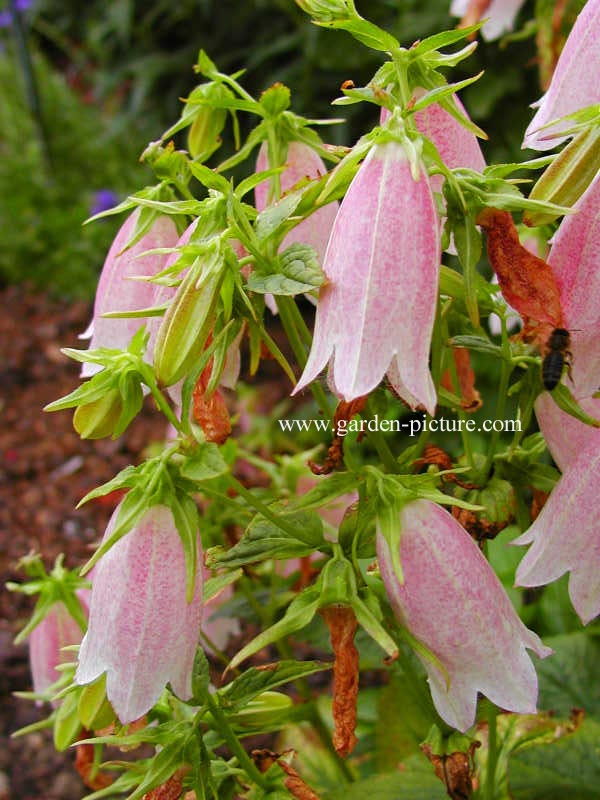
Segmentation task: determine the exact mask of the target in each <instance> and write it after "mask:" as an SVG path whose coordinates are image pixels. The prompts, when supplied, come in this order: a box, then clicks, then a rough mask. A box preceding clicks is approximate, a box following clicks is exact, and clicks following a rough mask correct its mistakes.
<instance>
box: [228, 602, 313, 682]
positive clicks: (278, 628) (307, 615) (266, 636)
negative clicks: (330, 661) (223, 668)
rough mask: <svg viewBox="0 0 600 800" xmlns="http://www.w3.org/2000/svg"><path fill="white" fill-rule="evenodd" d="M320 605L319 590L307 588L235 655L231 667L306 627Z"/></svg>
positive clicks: (233, 667)
mask: <svg viewBox="0 0 600 800" xmlns="http://www.w3.org/2000/svg"><path fill="white" fill-rule="evenodd" d="M319 605H320V592H319V590H318V589H315V588H309V589H305V590H304V591H303V592H302V593H301V594H299V595H297V596H296V597H295V598H294V599H293V600H292V602H291V603H290V604H289V606H288V607H287V609H286V612H285V614H284V616H283V618H282V619H280V620H279V622H276V623H275V624H274V625H271V627H270V628H267V629H266V630H265V631H262V633H259V634H258V636H256V637H255V638H254V639H252V641H251V642H248V644H247V645H246V646H245V647H243V648H242V649H241V650H240V651H239V653H237V654H236V655H235V656H234V657H233V659H232V660H231V663H230V664H229V669H235V668H236V667H237V666H239V664H241V663H242V661H245V660H246V659H247V658H249V657H250V656H252V655H254V653H258V651H259V650H262V649H263V647H267V646H268V645H270V644H273V642H276V641H278V640H279V639H282V638H283V637H284V636H289V635H290V634H292V633H295V632H296V631H299V630H301V629H302V628H304V627H306V626H307V625H308V623H309V622H310V621H311V620H312V618H313V617H314V615H315V614H316V612H317V609H318V608H319Z"/></svg>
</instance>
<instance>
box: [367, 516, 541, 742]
mask: <svg viewBox="0 0 600 800" xmlns="http://www.w3.org/2000/svg"><path fill="white" fill-rule="evenodd" d="M398 524H399V525H400V529H401V538H400V557H401V561H402V570H403V573H404V583H403V584H401V583H400V581H399V580H398V577H397V575H396V572H395V570H394V568H393V566H392V559H391V555H390V550H389V545H388V543H387V541H386V539H385V538H384V537H383V534H382V533H381V532H378V534H377V554H378V560H379V569H380V572H381V576H382V578H383V582H384V585H385V588H386V592H387V595H388V598H389V600H390V603H391V605H392V608H393V610H394V612H395V614H396V616H397V617H398V619H399V620H400V622H401V623H402V624H403V625H404V626H406V628H407V629H408V630H409V631H410V633H411V634H412V635H413V636H415V637H416V638H417V639H418V640H419V641H420V642H421V643H422V644H423V645H424V646H425V647H426V648H428V649H429V650H430V652H431V653H432V655H433V656H434V658H435V659H437V660H438V664H436V662H435V660H428V659H426V658H425V657H424V656H420V658H421V660H422V662H423V665H424V667H425V669H426V670H427V674H428V679H429V685H430V688H431V694H432V698H433V702H434V704H435V707H436V708H437V710H438V713H439V714H440V716H441V717H442V719H444V720H445V722H447V723H448V724H449V725H451V726H452V727H454V728H457V729H458V730H460V731H466V730H467V729H468V728H470V727H471V725H473V723H474V721H475V713H476V708H477V693H478V692H481V693H482V694H484V695H485V696H486V697H488V698H489V699H490V700H491V701H492V702H493V703H495V704H496V705H497V706H499V707H500V708H503V709H506V710H508V711H516V712H518V713H533V712H535V709H536V702H537V690H538V687H537V675H536V672H535V668H534V666H533V664H532V662H531V658H530V656H529V655H528V653H527V650H528V649H529V650H533V652H534V653H536V654H537V655H538V656H539V657H540V658H544V657H545V656H547V655H549V654H550V653H551V652H552V651H551V650H550V649H549V648H547V647H545V646H544V645H543V644H542V642H541V641H540V639H539V637H538V636H537V635H536V634H535V633H533V632H532V631H530V630H528V629H527V628H526V627H525V625H524V624H523V623H522V622H521V620H520V619H519V617H518V615H517V613H516V612H515V610H514V608H513V607H512V605H511V602H510V600H509V599H508V596H507V594H506V592H505V591H504V589H503V587H502V584H501V583H500V581H499V580H498V578H497V577H496V574H495V573H494V571H493V570H492V568H491V567H490V565H489V564H488V562H487V561H486V559H485V558H484V556H483V554H482V553H481V551H480V549H479V548H478V547H477V545H476V544H475V542H474V541H473V539H471V537H470V536H469V534H468V533H467V532H466V531H465V530H464V528H463V527H462V526H461V525H460V524H459V523H458V522H457V521H456V520H455V519H454V517H453V516H452V515H451V514H449V513H448V512H447V511H446V510H445V509H443V508H441V506H438V505H437V504H435V503H432V502H431V501H429V500H415V501H412V502H410V503H408V504H407V505H405V506H404V507H403V508H402V511H401V512H400V518H399V520H398ZM440 666H441V668H440ZM442 668H443V669H442ZM444 671H445V672H444Z"/></svg>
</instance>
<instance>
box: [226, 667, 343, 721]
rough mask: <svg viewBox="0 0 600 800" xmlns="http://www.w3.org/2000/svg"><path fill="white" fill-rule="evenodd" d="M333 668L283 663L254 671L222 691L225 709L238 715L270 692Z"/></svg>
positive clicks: (240, 677)
mask: <svg viewBox="0 0 600 800" xmlns="http://www.w3.org/2000/svg"><path fill="white" fill-rule="evenodd" d="M331 666H332V665H331V664H328V663H326V662H324V661H279V662H277V663H275V664H265V665H264V666H262V667H251V668H250V669H248V670H246V671H245V672H244V673H243V674H242V675H240V676H239V678H236V679H235V680H234V681H232V682H231V683H229V684H227V686H225V687H224V688H223V689H220V690H219V692H218V694H219V697H220V699H221V705H222V707H223V708H224V709H225V710H226V711H228V712H230V713H234V712H236V711H239V710H240V709H241V708H243V707H244V706H245V705H246V703H249V702H250V700H252V699H253V698H255V697H258V695H259V694H262V693H263V692H265V691H267V690H269V689H275V688H276V687H277V686H282V685H283V684H285V683H291V682H292V681H296V680H298V679H299V678H306V677H308V675H314V674H315V673H316V672H323V671H324V670H327V669H331Z"/></svg>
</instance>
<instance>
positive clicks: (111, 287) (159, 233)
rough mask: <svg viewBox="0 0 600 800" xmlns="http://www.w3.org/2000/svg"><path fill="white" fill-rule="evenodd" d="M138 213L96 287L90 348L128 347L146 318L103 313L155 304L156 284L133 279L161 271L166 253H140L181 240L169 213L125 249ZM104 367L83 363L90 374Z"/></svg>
mask: <svg viewBox="0 0 600 800" xmlns="http://www.w3.org/2000/svg"><path fill="white" fill-rule="evenodd" d="M138 217H139V211H138V210H136V211H134V212H133V214H131V215H130V216H129V217H128V218H127V219H126V220H125V222H124V223H123V225H122V226H121V228H120V230H119V232H118V233H117V235H116V237H115V239H114V241H113V243H112V245H111V247H110V250H109V251H108V255H107V256H106V261H105V262H104V267H103V268H102V273H101V275H100V281H99V283H98V289H97V291H96V301H95V303H94V317H93V320H92V325H91V330H92V335H91V341H90V350H94V349H96V348H99V347H108V348H115V349H117V350H124V349H125V348H126V347H127V345H128V344H129V342H130V341H131V337H132V336H133V335H134V334H135V333H136V331H137V330H138V329H139V328H140V326H141V325H142V324H143V322H144V320H141V319H138V318H134V319H105V318H103V317H102V314H105V313H107V312H109V311H136V310H140V309H143V308H148V307H150V306H151V305H152V304H153V299H154V292H155V286H154V285H153V284H151V283H148V282H145V281H136V280H130V279H131V278H134V277H136V276H141V275H155V274H156V273H157V272H160V270H162V269H163V267H164V265H165V262H166V256H164V255H146V256H141V257H139V258H138V256H140V254H141V253H144V252H145V251H147V250H152V249H155V248H158V247H173V246H174V245H175V242H176V241H177V238H178V234H177V229H176V227H175V225H174V224H173V221H172V220H171V219H169V217H158V219H157V220H156V222H155V223H154V224H153V226H152V227H151V229H150V230H149V231H148V233H146V234H145V235H144V236H143V237H142V238H141V239H140V241H139V242H137V243H136V244H134V245H133V246H132V247H130V248H129V249H128V250H125V251H124V252H121V251H122V250H123V248H124V247H125V246H126V244H127V243H128V242H129V240H130V239H131V237H132V236H133V233H134V230H135V226H136V222H137V219H138ZM89 330H90V328H88V331H89ZM86 333H87V331H86ZM100 369H101V367H100V366H99V365H97V364H87V363H86V364H84V365H83V368H82V370H81V375H82V377H89V376H90V375H93V374H95V373H96V372H98V371H99V370H100Z"/></svg>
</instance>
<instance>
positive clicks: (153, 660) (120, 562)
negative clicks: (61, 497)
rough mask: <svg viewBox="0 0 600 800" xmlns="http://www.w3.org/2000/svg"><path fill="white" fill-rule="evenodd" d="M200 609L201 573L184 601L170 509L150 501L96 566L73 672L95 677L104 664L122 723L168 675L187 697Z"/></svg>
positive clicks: (150, 701) (152, 699)
mask: <svg viewBox="0 0 600 800" xmlns="http://www.w3.org/2000/svg"><path fill="white" fill-rule="evenodd" d="M117 513H118V508H117V510H116V511H115V513H114V514H113V516H112V518H111V521H110V522H109V524H108V527H107V530H106V533H105V535H104V540H105V541H106V540H107V539H108V538H109V537H110V535H111V532H112V530H113V528H114V524H115V519H116V516H117ZM199 547H200V545H198V548H199ZM199 555H200V554H199ZM199 561H200V563H201V558H199ZM201 613H202V575H201V573H199V574H198V576H197V577H196V583H195V587H194V596H193V598H192V601H191V602H190V603H188V602H186V575H185V559H184V553H183V547H182V543H181V539H180V537H179V534H178V532H177V528H176V527H175V521H174V519H173V514H172V512H171V510H170V509H169V508H168V507H167V506H164V505H158V506H153V507H151V508H150V509H149V510H148V511H147V512H146V513H145V514H144V515H143V517H142V518H141V519H140V520H139V522H138V523H137V524H136V525H135V527H134V528H133V529H132V530H131V531H129V533H127V534H126V535H125V536H123V537H122V538H121V539H119V540H118V541H117V543H116V544H115V545H113V547H111V549H110V550H109V551H108V552H107V553H106V554H105V555H104V556H103V557H102V558H101V559H100V561H99V562H98V564H97V566H96V570H95V573H94V583H93V588H92V597H91V604H90V619H89V627H88V632H87V633H86V635H85V637H84V639H83V642H82V643H81V648H80V651H79V665H78V668H77V672H76V675H75V680H76V681H77V683H80V684H85V683H90V682H92V681H94V680H96V679H97V678H99V677H100V675H102V674H103V673H104V672H106V693H107V696H108V699H109V700H110V702H111V703H112V706H113V708H114V709H115V711H116V713H117V715H118V717H119V719H120V720H121V722H123V723H126V722H132V721H133V720H135V719H138V718H139V717H141V716H142V715H143V714H145V713H146V712H147V711H149V709H151V708H152V706H153V705H154V704H155V703H156V702H157V700H158V699H159V697H160V695H161V692H162V691H163V689H164V688H165V686H166V684H167V683H170V684H171V686H172V687H173V690H174V691H175V692H176V693H177V695H179V696H180V697H182V698H183V699H187V698H189V697H190V694H191V675H192V665H193V662H194V655H195V652H196V646H197V644H198V639H199V635H200V620H201Z"/></svg>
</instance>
